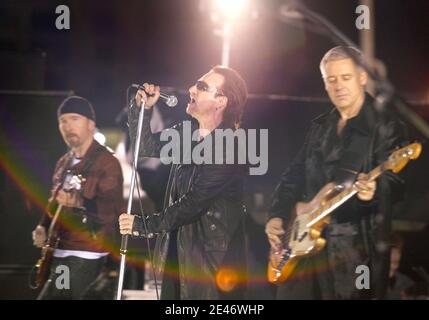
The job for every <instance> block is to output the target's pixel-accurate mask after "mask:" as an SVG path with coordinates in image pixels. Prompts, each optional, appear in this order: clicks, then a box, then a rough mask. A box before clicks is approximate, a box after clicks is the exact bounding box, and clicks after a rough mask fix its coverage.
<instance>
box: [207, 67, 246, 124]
mask: <svg viewBox="0 0 429 320" xmlns="http://www.w3.org/2000/svg"><path fill="white" fill-rule="evenodd" d="M212 71H213V72H215V73H217V74H220V75H222V76H223V78H224V83H223V85H222V88H221V90H220V91H221V92H222V94H223V95H225V96H226V97H227V98H228V104H227V107H226V110H225V112H224V114H223V121H224V122H225V123H226V124H227V125H228V126H231V127H232V126H235V128H239V127H240V123H241V117H242V115H243V111H244V105H245V103H246V100H247V85H246V82H245V81H244V79H243V78H242V77H241V75H240V74H239V73H238V72H237V71H235V70H234V69H231V68H228V67H225V66H220V65H217V66H214V67H213V68H212Z"/></svg>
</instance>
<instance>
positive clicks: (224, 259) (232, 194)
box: [119, 66, 247, 300]
mask: <svg viewBox="0 0 429 320" xmlns="http://www.w3.org/2000/svg"><path fill="white" fill-rule="evenodd" d="M144 88H145V90H138V92H137V94H136V96H135V103H134V106H132V107H131V108H130V110H129V124H130V135H131V139H135V136H136V128H137V120H138V114H139V112H140V110H139V106H140V105H141V101H142V100H144V101H145V110H144V112H145V116H144V123H143V133H142V144H141V148H140V156H141V157H159V156H160V150H161V148H162V143H163V142H162V141H161V140H160V133H152V132H151V129H150V119H151V115H152V107H153V105H154V104H155V103H156V102H157V100H158V98H159V96H160V91H159V87H158V86H154V85H152V84H144ZM189 97H190V101H189V103H188V106H187V109H186V111H187V113H188V114H189V115H191V116H192V118H193V121H192V125H193V126H194V128H195V129H197V130H199V134H200V141H199V142H190V143H192V144H193V145H194V146H195V145H196V144H198V143H200V142H201V141H203V140H204V138H205V137H206V136H208V135H210V134H211V133H212V132H213V130H215V129H217V128H231V129H235V128H238V127H239V125H240V119H241V115H242V113H243V108H244V104H245V102H246V99H247V88H246V84H245V81H244V80H243V79H242V77H241V76H240V75H239V74H238V73H237V72H236V71H235V70H233V69H230V68H227V67H222V66H216V67H214V68H213V69H211V70H210V71H209V72H208V73H206V74H205V75H203V76H202V77H201V78H200V79H199V80H198V81H197V82H196V84H195V85H192V86H191V87H190V88H189ZM182 126H183V123H180V124H178V125H176V126H174V127H173V128H170V129H167V130H177V132H179V134H181V135H183V132H182ZM224 150H225V149H224ZM225 153H226V150H225ZM224 156H225V155H224ZM223 163H226V162H225V161H224V162H223ZM245 169H246V168H245V167H244V166H240V165H238V164H195V163H191V164H183V163H182V164H174V165H173V167H172V169H171V174H170V179H169V182H168V186H167V192H166V196H165V203H164V210H163V211H161V212H156V213H154V214H150V215H146V216H144V217H140V216H136V215H127V214H122V215H121V216H120V218H119V225H120V232H121V234H132V235H134V236H136V235H140V236H150V234H156V235H157V245H156V249H155V257H154V258H155V259H154V260H156V261H159V264H157V265H156V266H155V267H156V270H157V271H158V272H160V274H162V289H161V299H204V300H206V299H207V300H212V299H230V298H232V299H241V298H244V290H245V288H246V255H245V252H246V250H245V238H244V215H245V209H244V206H243V178H244V175H245V172H246V171H245ZM144 225H145V226H146V228H145V227H144ZM158 280H161V278H159V277H158Z"/></svg>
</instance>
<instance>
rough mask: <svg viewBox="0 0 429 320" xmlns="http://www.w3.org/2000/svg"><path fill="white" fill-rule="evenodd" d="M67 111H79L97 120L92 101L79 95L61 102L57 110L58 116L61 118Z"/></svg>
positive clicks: (78, 112)
mask: <svg viewBox="0 0 429 320" xmlns="http://www.w3.org/2000/svg"><path fill="white" fill-rule="evenodd" d="M65 113H77V114H80V115H82V116H84V117H87V118H88V119H90V120H93V121H95V112H94V108H93V107H92V105H91V103H90V102H89V101H88V100H86V99H85V98H82V97H79V96H70V97H67V98H66V99H65V100H64V101H63V102H61V104H60V106H59V107H58V110H57V117H58V118H59V117H60V116H61V115H63V114H65Z"/></svg>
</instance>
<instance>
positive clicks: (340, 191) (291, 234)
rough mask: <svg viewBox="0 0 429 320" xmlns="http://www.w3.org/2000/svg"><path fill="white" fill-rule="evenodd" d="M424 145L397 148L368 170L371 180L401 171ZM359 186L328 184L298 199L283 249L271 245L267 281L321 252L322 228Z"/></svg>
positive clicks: (284, 277)
mask: <svg viewBox="0 0 429 320" xmlns="http://www.w3.org/2000/svg"><path fill="white" fill-rule="evenodd" d="M421 151H422V146H421V144H420V143H418V142H415V143H412V144H409V145H407V146H405V147H403V148H401V149H398V150H396V151H394V152H393V153H392V154H391V155H390V156H389V158H388V159H387V160H386V161H385V162H383V163H382V164H381V165H379V166H377V167H376V168H374V169H373V170H371V171H370V172H369V173H368V175H367V176H368V181H374V180H375V179H377V177H379V176H380V175H381V174H382V173H383V172H384V171H386V170H391V171H392V172H394V173H398V172H399V171H401V170H402V169H403V168H404V167H405V166H406V165H407V163H408V162H409V160H415V159H417V158H418V157H419V156H420V153H421ZM358 191H359V190H358V189H357V187H356V186H355V184H352V185H336V184H334V183H332V182H331V183H328V184H327V185H325V186H324V187H323V188H322V189H321V190H320V191H319V192H318V193H317V195H316V196H315V197H314V198H313V199H312V200H311V201H310V202H307V203H305V202H298V203H297V204H296V205H295V207H294V210H293V212H292V215H291V219H290V221H291V222H290V223H289V225H288V227H287V228H286V233H285V235H284V236H283V237H282V239H281V240H282V248H281V249H273V248H271V251H270V257H269V262H268V270H267V273H268V281H270V282H271V283H279V282H283V281H286V280H287V279H289V278H290V277H291V275H292V273H293V270H294V268H295V267H296V264H297V263H298V261H299V259H300V258H302V257H304V256H309V255H313V254H316V253H318V252H319V251H320V250H322V249H323V247H324V246H325V244H326V240H325V239H323V238H322V237H321V234H322V231H323V228H324V227H325V226H326V225H327V224H328V223H329V220H330V216H329V215H330V214H331V213H332V212H333V211H334V210H335V209H337V208H338V207H339V206H341V205H342V204H343V203H345V202H346V201H348V200H349V199H351V198H352V197H353V196H354V195H355V194H356V193H358Z"/></svg>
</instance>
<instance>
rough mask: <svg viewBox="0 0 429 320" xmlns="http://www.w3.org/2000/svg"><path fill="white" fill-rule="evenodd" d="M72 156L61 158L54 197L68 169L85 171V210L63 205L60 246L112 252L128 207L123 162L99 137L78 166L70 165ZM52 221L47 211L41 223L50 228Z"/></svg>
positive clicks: (55, 179) (67, 154)
mask: <svg viewBox="0 0 429 320" xmlns="http://www.w3.org/2000/svg"><path fill="white" fill-rule="evenodd" d="M72 156H73V155H72V154H71V152H68V153H66V154H65V155H63V156H62V157H61V158H60V159H59V160H58V162H57V165H56V168H55V173H54V176H53V179H52V180H53V188H52V197H54V195H55V192H56V190H57V189H58V187H59V186H60V185H61V183H62V180H63V176H64V173H65V172H66V171H67V170H71V171H72V172H73V173H74V174H82V175H83V176H84V178H85V179H86V181H85V182H84V183H83V185H82V190H81V195H82V197H83V207H84V208H85V210H80V209H75V208H65V209H63V211H62V212H61V214H60V218H59V223H57V226H58V235H59V238H60V242H59V246H58V248H60V249H67V250H84V251H95V252H111V251H112V249H113V245H114V240H115V238H116V234H117V230H118V227H117V221H118V217H119V214H120V213H121V212H123V210H124V201H123V196H122V186H123V177H122V171H121V167H120V165H119V162H118V160H117V159H116V158H115V157H114V156H113V155H112V153H111V152H109V151H108V150H107V149H106V148H105V147H103V146H101V145H100V144H99V143H98V142H96V141H95V140H94V142H93V143H92V145H91V146H90V148H89V149H88V151H87V152H86V154H85V156H84V157H83V159H82V160H81V161H80V162H79V163H77V164H76V165H74V166H70V159H71V158H72ZM88 162H89V164H88ZM53 206H54V207H55V202H53ZM51 212H52V210H51ZM50 221H51V218H50V217H49V216H48V215H47V214H46V215H44V216H43V217H42V220H41V222H40V224H41V225H43V226H44V227H45V228H46V229H48V228H49V225H50Z"/></svg>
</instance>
